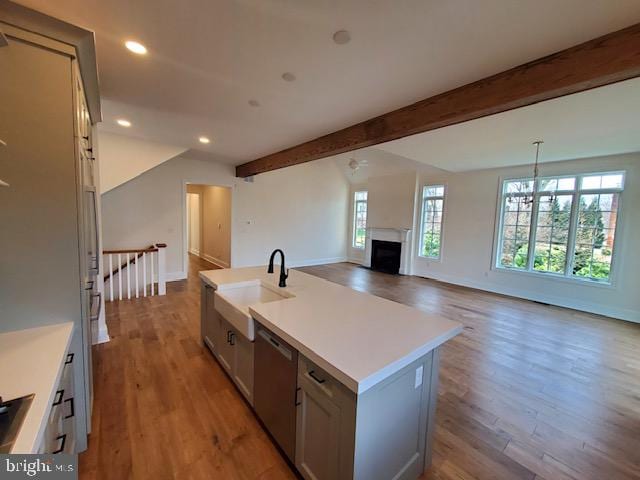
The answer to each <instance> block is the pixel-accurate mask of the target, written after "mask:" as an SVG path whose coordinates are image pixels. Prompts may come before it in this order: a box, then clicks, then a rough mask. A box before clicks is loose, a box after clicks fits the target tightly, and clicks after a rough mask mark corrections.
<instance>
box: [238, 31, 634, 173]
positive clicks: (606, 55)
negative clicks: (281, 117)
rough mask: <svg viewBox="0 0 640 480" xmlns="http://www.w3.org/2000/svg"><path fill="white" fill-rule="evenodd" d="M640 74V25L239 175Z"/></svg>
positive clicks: (257, 163) (242, 169)
mask: <svg viewBox="0 0 640 480" xmlns="http://www.w3.org/2000/svg"><path fill="white" fill-rule="evenodd" d="M452 60H454V59H452ZM638 76H640V23H638V24H635V25H633V26H631V27H628V28H625V29H623V30H619V31H617V32H613V33H610V34H608V35H605V36H603V37H599V38H596V39H594V40H590V41H588V42H585V43H582V44H580V45H577V46H575V47H571V48H568V49H566V50H562V51H560V52H557V53H554V54H552V55H549V56H546V57H543V58H540V59H538V60H535V61H533V62H529V63H525V64H524V65H520V66H518V67H515V68H512V69H510V70H507V71H505V72H502V73H498V74H497V75H493V76H491V77H487V78H484V79H482V80H478V81H477V82H473V83H470V84H468V85H465V86H463V87H459V88H456V89H454V90H450V91H448V92H445V93H442V94H439V95H436V96H434V97H431V98H427V99H425V100H421V101H419V102H417V103H414V104H413V105H409V106H407V107H403V108H400V109H398V110H394V111H392V112H389V113H386V114H384V115H380V116H379V117H375V118H372V119H370V120H367V121H365V122H361V123H358V124H356V125H352V126H350V127H347V128H344V129H342V130H338V131H336V132H333V133H330V134H328V135H324V136H322V137H319V138H316V139H314V140H310V141H308V142H305V143H302V144H300V145H296V146H294V147H291V148H288V149H286V150H282V151H281V152H277V153H273V154H271V155H267V156H265V157H262V158H258V159H257V160H253V161H251V162H248V163H245V164H242V165H239V166H237V167H236V176H238V177H248V176H251V175H256V174H258V173H263V172H268V171H271V170H276V169H278V168H284V167H289V166H292V165H297V164H299V163H304V162H310V161H312V160H317V159H320V158H325V157H329V156H331V155H337V154H339V153H344V152H348V151H351V150H356V149H359V148H363V147H369V146H371V145H377V144H379V143H384V142H388V141H391V140H396V139H398V138H402V137H406V136H409V135H415V134H416V133H422V132H427V131H429V130H435V129H437V128H441V127H446V126H448V125H454V124H456V123H461V122H466V121H468V120H473V119H476V118H480V117H484V116H487V115H493V114H495V113H500V112H505V111H507V110H512V109H514V108H519V107H524V106H527V105H532V104H534V103H538V102H543V101H545V100H550V99H553V98H557V97H561V96H564V95H570V94H572V93H578V92H582V91H584V90H589V89H591V88H596V87H601V86H604V85H608V84H611V83H615V82H619V81H622V80H628V79H630V78H634V77H638Z"/></svg>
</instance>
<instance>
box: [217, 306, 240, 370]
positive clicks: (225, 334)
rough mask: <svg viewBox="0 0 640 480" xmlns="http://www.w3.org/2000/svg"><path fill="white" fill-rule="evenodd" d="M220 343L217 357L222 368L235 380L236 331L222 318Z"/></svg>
mask: <svg viewBox="0 0 640 480" xmlns="http://www.w3.org/2000/svg"><path fill="white" fill-rule="evenodd" d="M220 325H221V328H220V333H221V335H220V337H221V338H220V341H219V342H218V345H217V348H216V356H217V357H218V361H219V362H220V364H221V365H222V367H223V368H224V369H225V370H226V371H227V373H228V374H229V375H231V376H232V378H233V371H234V370H235V363H236V362H235V350H234V348H233V347H234V343H233V342H234V339H233V336H234V329H233V327H232V326H231V324H230V323H229V322H227V321H226V320H225V319H224V318H220Z"/></svg>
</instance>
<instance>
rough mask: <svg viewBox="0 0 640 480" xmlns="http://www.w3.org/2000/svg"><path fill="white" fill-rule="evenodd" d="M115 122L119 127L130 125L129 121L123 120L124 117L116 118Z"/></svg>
mask: <svg viewBox="0 0 640 480" xmlns="http://www.w3.org/2000/svg"><path fill="white" fill-rule="evenodd" d="M116 123H117V124H118V125H120V126H121V127H127V128H129V127H130V126H131V122H130V121H129V120H125V119H124V118H119V119H118V120H116Z"/></svg>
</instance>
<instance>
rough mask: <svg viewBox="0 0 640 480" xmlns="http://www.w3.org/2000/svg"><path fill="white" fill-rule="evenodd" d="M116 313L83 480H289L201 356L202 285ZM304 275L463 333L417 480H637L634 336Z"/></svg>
mask: <svg viewBox="0 0 640 480" xmlns="http://www.w3.org/2000/svg"><path fill="white" fill-rule="evenodd" d="M211 268H213V267H212V266H211V265H210V264H208V263H207V262H203V261H201V260H199V259H196V258H191V259H190V273H189V278H188V280H186V281H183V282H173V283H171V284H169V286H168V294H167V295H166V296H164V297H148V298H145V299H138V300H130V301H122V302H115V303H110V304H107V322H108V325H109V332H110V334H111V335H112V341H111V342H109V343H107V344H103V345H99V346H97V347H95V350H94V353H95V354H94V360H95V367H94V375H95V377H94V381H95V400H94V416H93V433H92V434H91V437H90V442H89V449H88V450H87V452H85V453H83V454H82V455H81V456H80V478H81V479H116V478H117V479H128V478H131V479H165V478H166V479H172V478H180V479H293V478H295V475H294V474H293V473H292V472H291V470H290V469H289V467H288V465H287V464H286V462H285V461H284V460H283V459H282V457H281V456H280V455H279V453H278V451H277V450H276V448H275V447H274V446H273V445H272V444H271V442H270V440H269V438H268V437H267V435H266V434H265V433H264V432H263V431H262V429H261V427H260V426H259V425H258V422H257V420H256V419H255V417H254V416H253V414H252V412H251V410H250V408H249V407H248V406H247V405H246V403H245V402H244V401H243V400H242V399H241V396H240V394H239V393H238V392H237V391H236V390H235V388H234V387H233V385H232V384H231V382H230V380H228V379H227V377H226V376H225V375H224V373H223V372H222V370H221V369H220V368H219V367H218V365H217V364H216V362H215V360H214V359H213V357H212V355H210V354H209V352H208V351H207V350H206V349H205V348H204V347H203V346H202V344H201V342H200V327H199V320H200V318H199V317H200V309H199V303H200V297H199V281H198V279H197V271H198V270H203V269H211ZM301 270H302V271H305V272H307V273H310V274H313V275H317V276H319V277H323V278H326V279H328V280H331V281H334V282H336V283H340V284H343V285H346V286H350V287H352V288H355V289H357V290H362V291H367V292H370V293H372V294H374V295H379V296H381V297H385V298H389V299H391V300H395V301H398V302H401V303H404V304H407V305H411V306H414V307H416V308H419V309H421V310H423V311H426V312H433V313H438V314H440V315H443V316H445V317H448V318H452V319H455V320H458V321H460V322H462V323H463V324H464V326H465V330H464V333H463V334H461V335H459V336H458V337H456V338H455V339H454V340H452V341H450V342H449V343H447V344H446V345H445V346H444V347H443V349H442V359H441V372H440V392H439V400H438V412H437V430H436V439H435V446H434V461H433V466H432V467H431V468H430V469H429V470H428V471H427V472H425V474H424V475H423V478H424V479H440V480H444V479H457V480H459V479H546V480H552V479H561V480H567V479H574V480H582V479H594V480H596V479H597V480H618V479H620V480H626V479H634V478H635V479H640V325H636V324H631V323H626V322H622V321H617V320H612V319H607V318H604V317H601V316H597V315H590V314H585V313H581V312H576V311H573V310H568V309H563V308H558V307H550V306H545V305H541V304H536V303H533V302H528V301H524V300H518V299H514V298H509V297H504V296H500V295H495V294H490V293H485V292H480V291H477V290H471V289H466V288H462V287H456V286H452V285H447V284H442V283H438V282H435V281H432V280H426V279H420V278H416V277H402V276H390V275H386V274H382V273H376V272H372V271H370V270H367V269H364V268H361V267H357V266H355V265H351V264H346V263H343V264H334V265H326V266H314V267H306V268H302V269H301Z"/></svg>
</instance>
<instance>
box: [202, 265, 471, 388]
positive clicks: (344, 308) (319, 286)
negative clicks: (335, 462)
mask: <svg viewBox="0 0 640 480" xmlns="http://www.w3.org/2000/svg"><path fill="white" fill-rule="evenodd" d="M274 270H275V273H274V274H268V273H266V272H267V268H266V266H264V267H247V268H233V269H223V270H209V271H204V272H200V278H201V279H202V280H203V281H205V282H206V283H208V284H209V285H211V286H212V287H213V288H216V289H217V288H219V287H223V288H224V286H225V285H229V284H234V283H240V282H249V281H252V280H260V281H261V282H264V283H270V284H273V285H276V286H277V284H278V276H279V272H280V266H279V265H278V266H276V268H275V269H274ZM283 290H284V291H286V293H287V294H288V295H293V296H292V298H286V299H283V300H278V301H274V302H269V303H264V304H257V305H253V306H250V307H249V311H250V313H251V315H252V316H253V317H254V318H255V319H256V320H257V321H258V322H260V323H261V324H263V325H264V326H265V327H267V328H268V329H269V330H271V331H273V332H274V333H276V334H277V335H279V336H280V337H282V339H283V340H285V341H286V342H288V343H289V344H291V346H292V347H294V348H296V349H298V351H299V352H300V353H302V354H303V355H304V356H305V357H307V358H309V359H310V360H311V361H312V362H315V363H316V364H317V365H318V366H319V367H321V368H323V369H325V370H326V371H327V372H328V373H330V374H331V375H333V376H334V377H335V378H336V379H337V380H339V381H340V382H341V383H343V384H344V385H345V386H346V387H348V388H349V389H351V390H352V391H354V392H355V393H358V394H360V393H362V392H364V391H366V390H367V389H369V388H371V387H372V386H374V385H375V384H377V383H378V382H380V381H382V380H384V379H385V378H387V377H389V376H390V375H392V374H394V373H395V372H397V371H398V370H400V369H402V368H403V367H404V366H406V365H408V364H409V363H411V362H413V361H414V360H416V359H418V358H420V357H421V356H423V355H425V354H426V353H428V352H430V351H431V350H433V349H434V348H436V347H438V346H440V345H442V344H443V343H444V342H446V341H447V340H449V339H451V338H452V337H454V336H456V335H457V334H459V333H460V332H461V331H462V325H461V324H459V323H458V322H454V321H451V320H447V319H445V318H442V317H440V316H437V315H431V314H427V313H424V312H422V311H420V310H417V309H415V308H411V307H408V306H406V305H403V304H400V303H396V302H392V301H390V300H386V299H383V298H380V297H376V296H374V295H370V294H368V293H363V292H358V291H356V290H353V289H351V288H348V287H343V286H342V285H338V284H336V283H332V282H329V281H327V280H323V279H321V278H318V277H314V276H312V275H308V274H306V273H302V272H299V271H297V270H291V271H290V273H289V278H288V279H287V287H286V288H284V289H283Z"/></svg>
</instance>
